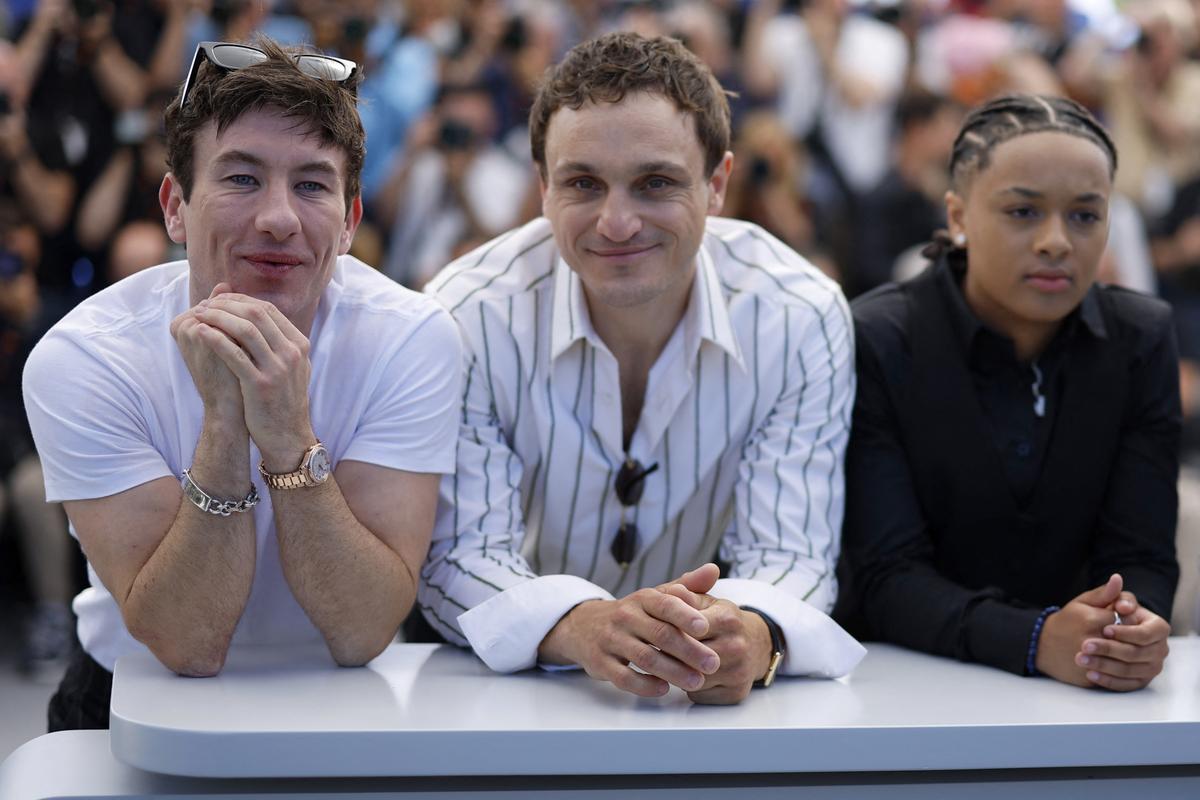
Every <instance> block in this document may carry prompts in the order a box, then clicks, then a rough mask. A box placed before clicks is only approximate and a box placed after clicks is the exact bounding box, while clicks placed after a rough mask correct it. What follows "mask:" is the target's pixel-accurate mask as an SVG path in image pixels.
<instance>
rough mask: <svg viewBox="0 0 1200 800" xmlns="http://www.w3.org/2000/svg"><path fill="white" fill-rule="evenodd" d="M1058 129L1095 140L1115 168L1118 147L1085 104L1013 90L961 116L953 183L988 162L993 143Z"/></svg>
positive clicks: (1112, 169)
mask: <svg viewBox="0 0 1200 800" xmlns="http://www.w3.org/2000/svg"><path fill="white" fill-rule="evenodd" d="M1043 131H1057V132H1060V133H1067V134H1070V135H1072V136H1079V137H1081V138H1084V139H1087V140H1088V141H1090V142H1092V143H1094V144H1095V145H1096V146H1097V147H1099V148H1100V149H1101V150H1103V151H1104V152H1105V154H1106V155H1107V156H1108V164H1109V174H1110V175H1111V174H1113V173H1115V172H1116V171H1117V148H1116V147H1115V146H1114V145H1113V143H1112V139H1110V138H1109V136H1108V132H1107V131H1105V130H1104V128H1103V126H1101V125H1100V123H1099V122H1097V121H1096V118H1095V117H1093V116H1092V114H1091V112H1089V111H1088V110H1087V109H1086V108H1084V107H1083V106H1081V105H1079V104H1078V103H1076V102H1075V101H1074V100H1069V99H1067V98H1065V97H1048V96H1040V95H1029V94H1014V95H1005V96H1003V97H997V98H995V99H994V100H989V101H988V102H987V103H984V104H983V105H981V106H980V107H979V108H976V109H975V110H973V111H972V112H971V113H969V114H968V115H967V118H966V119H965V120H963V125H962V129H961V130H960V131H959V132H958V138H957V139H955V140H954V149H953V150H952V151H951V154H950V178H951V180H952V181H953V183H954V185H955V186H961V185H962V184H963V182H964V181H965V179H966V178H967V177H968V176H969V175H972V174H974V173H976V172H979V171H980V170H982V169H985V168H986V167H987V165H988V158H989V157H990V156H991V153H992V150H994V149H995V148H996V145H998V144H1001V143H1003V142H1007V141H1008V140H1009V139H1013V138H1015V137H1017V136H1022V135H1024V134H1027V133H1041V132H1043Z"/></svg>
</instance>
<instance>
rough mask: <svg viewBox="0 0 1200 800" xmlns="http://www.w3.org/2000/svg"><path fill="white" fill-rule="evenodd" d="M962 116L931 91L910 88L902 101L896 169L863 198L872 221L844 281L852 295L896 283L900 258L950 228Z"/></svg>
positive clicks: (860, 237)
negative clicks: (947, 198) (954, 149)
mask: <svg viewBox="0 0 1200 800" xmlns="http://www.w3.org/2000/svg"><path fill="white" fill-rule="evenodd" d="M962 116H963V110H962V108H961V107H960V106H959V105H958V104H957V103H955V102H954V101H953V100H951V99H949V98H947V97H943V96H941V95H936V94H933V93H931V92H926V91H922V90H910V91H908V92H906V93H905V94H904V95H903V96H902V97H901V98H900V102H899V104H898V105H897V106H896V142H895V147H894V148H893V154H894V157H893V163H892V167H891V169H890V170H888V173H887V175H885V176H884V178H883V182H882V183H880V185H879V186H878V187H877V188H876V189H875V191H873V192H871V193H870V194H868V195H867V196H865V197H864V198H863V202H862V218H863V220H864V221H869V222H867V223H866V224H863V225H860V226H859V228H858V235H857V236H855V248H854V253H855V259H854V263H853V268H852V269H848V270H846V272H847V274H846V275H845V276H844V279H843V281H842V285H843V288H844V289H845V290H846V294H847V295H849V296H850V297H855V296H857V295H860V294H863V293H864V292H867V291H870V290H871V289H874V288H875V287H876V286H879V285H881V284H884V283H887V282H889V281H891V280H895V268H896V262H897V260H898V259H899V258H900V257H901V256H903V255H904V254H905V252H906V251H908V250H910V249H911V248H914V247H918V246H923V245H925V244H926V243H927V242H929V241H930V240H931V239H932V238H933V233H934V231H936V230H937V229H938V228H942V227H945V224H946V212H945V208H944V207H943V205H942V197H943V196H944V195H945V194H946V189H947V188H949V186H948V184H949V176H948V175H947V174H946V163H947V162H948V161H949V160H950V148H951V146H952V145H953V144H954V137H955V136H956V135H957V134H958V126H959V124H961V122H962Z"/></svg>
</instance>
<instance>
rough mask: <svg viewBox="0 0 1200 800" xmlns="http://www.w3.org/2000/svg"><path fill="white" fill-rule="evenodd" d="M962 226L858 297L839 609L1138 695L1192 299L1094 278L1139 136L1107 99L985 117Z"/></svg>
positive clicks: (875, 634) (881, 631)
mask: <svg viewBox="0 0 1200 800" xmlns="http://www.w3.org/2000/svg"><path fill="white" fill-rule="evenodd" d="M950 166H951V182H952V185H951V189H950V191H949V192H947V194H946V215H947V219H948V222H949V232H948V233H946V232H942V233H941V234H940V235H939V236H938V238H937V240H936V241H935V243H934V245H933V246H931V248H930V251H929V254H930V256H931V257H932V258H934V259H935V261H934V264H933V266H932V267H931V268H930V269H929V270H927V271H926V272H925V273H924V274H923V275H921V276H920V277H919V278H917V279H915V280H912V281H909V282H908V283H904V284H892V285H889V286H885V287H882V288H880V289H878V290H876V291H874V292H872V293H870V294H867V295H865V296H863V297H861V298H859V299H857V300H856V301H855V302H854V304H853V310H854V319H855V329H856V333H857V342H858V379H859V384H858V396H857V399H856V403H855V408H854V423H853V428H852V433H851V437H850V445H849V449H848V453H847V467H846V495H847V501H846V503H847V508H846V524H845V528H844V531H843V537H844V545H845V550H844V561H843V565H842V571H843V578H844V580H843V582H842V597H841V603H840V606H839V610H838V618H839V619H842V620H843V621H845V623H846V624H847V626H848V627H849V628H850V629H851V630H853V631H855V632H857V633H858V634H859V635H860V636H862V637H864V638H868V639H877V640H882V641H888V642H895V643H897V644H902V645H905V646H907V647H912V648H915V649H917V650H922V651H925V652H929V653H935V654H938V655H944V656H952V657H955V658H959V659H962V660H966V661H977V662H981V663H984V664H989V665H992V666H995V667H999V668H1001V669H1005V670H1008V671H1010V672H1013V673H1016V674H1018V675H1048V676H1050V677H1052V678H1055V679H1057V680H1060V681H1064V682H1066V683H1071V684H1075V685H1078V686H1100V687H1104V688H1107V689H1112V690H1118V691H1128V690H1133V689H1139V688H1141V687H1143V686H1145V685H1146V684H1148V683H1149V682H1150V681H1151V680H1153V678H1154V677H1155V676H1156V675H1158V673H1159V672H1160V671H1161V670H1162V667H1163V661H1164V659H1165V658H1166V657H1167V649H1168V648H1167V641H1166V640H1167V635H1168V633H1169V626H1168V623H1167V620H1166V617H1167V616H1168V615H1169V614H1170V609H1171V603H1172V597H1173V594H1174V591H1175V585H1176V581H1177V579H1178V575H1179V568H1178V566H1177V564H1176V562H1175V547H1174V538H1175V522H1176V509H1177V498H1176V480H1177V476H1178V459H1179V455H1178V446H1179V431H1180V407H1179V384H1178V358H1177V354H1176V348H1175V340H1174V336H1173V334H1172V327H1171V315H1170V310H1169V309H1168V307H1167V306H1166V304H1164V303H1163V302H1162V301H1160V300H1157V299H1154V298H1151V297H1147V296H1145V295H1141V294H1138V293H1135V292H1131V291H1127V290H1124V289H1119V288H1115V287H1106V286H1101V285H1098V284H1096V283H1095V279H1096V274H1097V271H1098V269H1099V267H1100V262H1101V258H1102V255H1103V253H1104V247H1105V241H1106V238H1107V234H1108V219H1109V197H1110V195H1111V194H1112V192H1113V176H1114V173H1115V171H1116V168H1117V152H1116V149H1115V148H1114V147H1113V144H1112V142H1111V140H1110V139H1109V137H1108V134H1107V133H1106V132H1105V131H1104V129H1103V128H1102V127H1101V126H1100V125H1099V123H1097V122H1096V120H1095V119H1094V118H1093V117H1092V115H1091V114H1089V113H1088V112H1087V111H1086V110H1085V109H1083V108H1082V107H1081V106H1079V105H1077V104H1076V103H1074V102H1072V101H1070V100H1066V99H1062V98H1054V97H1038V96H1029V95H1017V96H1006V97H1002V98H998V99H996V100H992V101H990V102H988V103H986V104H985V105H983V106H981V107H979V108H977V109H976V110H974V111H973V112H972V113H971V114H969V115H968V116H967V118H966V119H965V121H964V122H963V126H962V129H961V130H960V132H959V135H958V138H957V139H956V140H955V143H954V149H953V153H952V156H951V160H950Z"/></svg>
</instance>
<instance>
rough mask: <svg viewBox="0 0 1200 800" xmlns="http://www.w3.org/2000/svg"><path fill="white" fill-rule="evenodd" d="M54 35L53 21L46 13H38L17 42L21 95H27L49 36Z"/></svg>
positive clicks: (48, 45) (48, 42)
mask: <svg viewBox="0 0 1200 800" xmlns="http://www.w3.org/2000/svg"><path fill="white" fill-rule="evenodd" d="M53 35H54V23H53V21H52V20H51V19H50V18H49V16H48V15H47V14H44V13H38V14H35V15H34V17H33V21H32V22H31V23H30V24H29V27H28V28H27V29H26V31H25V35H24V36H22V37H21V41H19V42H17V48H16V49H17V60H18V63H19V65H20V68H21V73H20V74H21V82H22V90H23V91H22V93H21V94H22V96H27V95H28V90H29V89H31V88H32V87H33V82H34V81H35V80H36V79H37V75H38V73H39V72H41V69H42V62H43V61H44V60H45V58H46V51H47V50H48V49H49V47H50V38H51V37H52V36H53Z"/></svg>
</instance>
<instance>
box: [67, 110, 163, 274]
mask: <svg viewBox="0 0 1200 800" xmlns="http://www.w3.org/2000/svg"><path fill="white" fill-rule="evenodd" d="M170 100H171V96H170V94H169V93H167V92H157V93H155V94H154V95H152V96H151V98H150V101H149V102H148V103H147V105H146V107H145V108H139V109H135V110H132V111H126V112H125V113H123V114H121V115H120V116H118V117H117V119H116V126H115V130H114V136H115V138H116V141H117V149H116V150H115V151H114V152H113V154H112V158H110V159H109V161H108V164H107V165H105V167H104V170H103V171H102V172H101V173H100V176H99V177H98V178H97V179H96V180H95V181H94V182H93V183H92V185H91V186H90V187H88V190H87V192H86V193H85V194H84V196H83V198H82V200H81V202H80V206H79V213H78V216H77V218H76V221H75V235H76V237H77V238H78V240H79V243H80V245H82V246H83V247H84V248H85V249H86V250H89V251H93V252H105V253H106V254H107V258H106V259H105V260H106V262H107V266H108V279H109V281H110V282H115V281H118V280H120V279H121V278H124V277H126V276H127V275H130V274H132V273H133V272H136V271H137V270H138V269H141V268H144V267H149V266H153V265H155V264H159V263H162V262H163V261H168V260H170V259H169V258H168V249H169V246H170V240H169V239H168V238H167V236H166V233H165V232H164V231H163V227H162V208H161V207H160V206H159V204H158V187H159V185H160V184H161V183H162V179H163V175H164V174H166V171H167V165H166V141H165V136H164V132H163V123H162V119H163V116H162V114H163V109H164V108H165V107H166V105H167V103H168V102H170ZM147 222H149V223H152V224H150V225H148V226H147V225H146V224H144V223H147ZM139 223H142V224H139ZM130 237H134V238H136V239H137V240H138V244H137V245H134V248H135V250H136V252H137V253H138V254H139V255H137V256H136V257H134V258H133V259H132V260H131V259H130V257H129V253H130V252H131V251H130V242H129V239H130Z"/></svg>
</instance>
